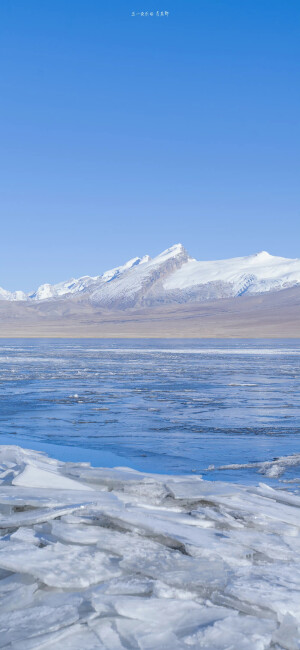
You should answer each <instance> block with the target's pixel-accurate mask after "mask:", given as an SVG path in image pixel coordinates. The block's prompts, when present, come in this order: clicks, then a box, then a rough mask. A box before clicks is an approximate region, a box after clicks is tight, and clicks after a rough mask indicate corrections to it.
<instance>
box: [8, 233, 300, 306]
mask: <svg viewBox="0 0 300 650" xmlns="http://www.w3.org/2000/svg"><path fill="white" fill-rule="evenodd" d="M296 285H300V259H286V258H284V257H275V256H272V255H269V253H267V252H265V251H262V252H261V253H257V254H255V255H249V256H247V257H236V258H233V259H228V260H217V261H199V262H198V261H197V260H195V259H193V258H191V257H190V256H189V254H188V253H187V251H186V250H185V249H184V247H183V246H182V244H176V245H175V246H172V247H171V248H168V249H167V250H165V251H163V252H162V253H160V255H157V256H156V257H155V258H153V259H151V258H150V257H149V256H148V255H146V256H144V257H142V258H141V257H135V258H133V259H131V260H129V261H128V262H126V263H125V264H123V265H122V266H119V267H116V268H114V269H111V270H109V271H106V272H105V273H103V274H102V275H99V276H95V277H90V276H83V277H81V278H78V279H71V280H69V281H67V282H61V283H59V284H55V285H50V284H43V285H41V286H40V287H39V288H38V289H37V290H36V291H35V292H34V293H31V294H25V293H23V292H22V291H16V292H14V293H11V292H9V291H6V290H5V289H1V288H0V300H7V301H26V302H36V301H54V300H59V301H61V300H74V299H75V300H77V301H82V300H85V301H88V302H89V303H90V304H92V305H94V306H103V307H114V308H128V307H135V306H152V305H155V304H162V303H163V304H168V303H185V302H199V301H205V300H215V299H218V298H228V297H238V296H241V295H242V294H260V293H266V292H272V291H278V290H281V289H285V288H289V287H294V286H296Z"/></svg>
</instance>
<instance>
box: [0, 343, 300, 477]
mask: <svg viewBox="0 0 300 650" xmlns="http://www.w3.org/2000/svg"><path fill="white" fill-rule="evenodd" d="M299 361H300V341H297V340H281V341H274V340H268V341H263V340H258V341H247V340H234V341H230V340H229V341H227V340H196V339H195V340H185V341H183V340H182V339H181V340H174V339H172V340H158V339H156V340H132V339H131V340H107V339H106V340H96V339H94V340H91V339H89V340H70V339H69V340H63V339H56V340H54V339H52V340H45V339H36V340H20V339H16V340H13V339H10V340H8V339H6V340H3V339H2V341H1V343H0V431H1V437H0V442H1V443H6V444H7V443H8V444H16V443H18V444H23V445H24V446H27V447H30V446H32V447H34V448H40V449H48V450H49V452H50V453H51V454H52V455H56V456H57V457H63V458H64V459H69V460H80V459H82V460H85V461H86V460H89V461H90V462H92V464H100V465H101V464H102V465H116V464H118V465H120V464H122V465H130V466H132V467H135V468H137V469H141V470H144V471H154V472H162V473H163V472H165V473H185V472H191V471H195V472H197V473H203V470H205V468H208V467H209V466H211V465H214V466H215V467H218V466H224V465H232V464H237V465H239V464H243V465H248V464H249V463H252V462H254V463H255V462H256V463H257V462H260V461H265V460H272V459H273V458H274V457H279V456H287V455H291V454H294V453H299V452H300V445H299V431H300V397H299V384H300V379H299ZM57 446H59V447H57ZM298 470H299V466H298V465H297V464H292V463H290V464H289V465H287V469H286V472H285V473H284V475H282V476H281V478H283V479H284V480H294V479H297V476H298ZM205 475H206V476H207V477H209V478H210V479H220V478H222V479H223V480H235V481H252V480H255V482H257V480H258V479H260V480H264V481H269V482H271V483H272V484H274V481H275V479H274V478H271V479H270V478H269V477H266V476H264V477H260V476H259V474H257V468H255V467H253V468H251V466H250V467H244V468H240V469H239V468H235V469H233V468H231V469H226V470H220V471H217V470H214V471H213V472H208V473H207V474H206V473H205ZM272 481H273V482H272Z"/></svg>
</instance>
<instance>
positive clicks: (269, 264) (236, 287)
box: [164, 251, 300, 296]
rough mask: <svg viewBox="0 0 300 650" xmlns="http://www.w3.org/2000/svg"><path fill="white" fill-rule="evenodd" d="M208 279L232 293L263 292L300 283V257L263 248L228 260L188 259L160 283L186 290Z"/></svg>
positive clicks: (165, 287) (170, 287)
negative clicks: (269, 251) (229, 287)
mask: <svg viewBox="0 0 300 650" xmlns="http://www.w3.org/2000/svg"><path fill="white" fill-rule="evenodd" d="M211 282H222V283H227V284H230V285H231V286H232V294H231V295H232V296H234V295H236V296H238V295H241V294H242V293H245V292H246V291H247V293H264V292H266V291H272V290H273V291H274V290H278V289H283V288H286V287H289V286H295V285H297V284H300V260H299V259H286V258H284V257H275V256H273V255H270V254H269V253H267V252H266V251H262V252H261V253H257V254H255V255H249V256H247V257H235V258H233V259H229V260H216V261H208V262H197V261H196V260H189V261H188V262H187V263H186V264H184V265H183V266H182V267H181V268H180V269H178V270H177V271H175V273H173V274H172V276H170V277H169V278H167V279H166V281H165V282H164V289H165V290H174V289H177V290H181V291H184V290H186V289H190V288H192V287H196V286H201V285H205V284H208V283H211Z"/></svg>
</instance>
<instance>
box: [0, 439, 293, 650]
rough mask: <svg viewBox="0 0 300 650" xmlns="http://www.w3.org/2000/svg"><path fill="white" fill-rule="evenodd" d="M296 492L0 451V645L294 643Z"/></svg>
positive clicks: (216, 648)
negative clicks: (104, 467)
mask: <svg viewBox="0 0 300 650" xmlns="http://www.w3.org/2000/svg"><path fill="white" fill-rule="evenodd" d="M299 527H300V497H298V496H296V495H294V494H290V493H287V492H285V491H281V490H274V489H272V488H270V487H268V486H266V485H264V484H260V485H259V486H258V487H245V486H240V485H236V484H232V483H221V482H210V481H206V480H205V481H203V480H201V479H200V478H199V477H196V476H191V477H189V476H184V477H180V476H162V475H156V474H153V475H151V474H142V473H139V472H136V471H134V470H130V469H126V468H120V469H100V468H99V469H98V468H97V469H96V468H91V467H89V466H88V465H87V464H85V463H82V464H80V463H63V462H59V461H56V460H53V459H51V458H48V457H47V456H45V455H43V454H40V453H38V452H35V451H29V450H25V449H21V448H20V447H14V446H2V447H1V446H0V529H1V532H0V535H1V537H0V647H1V648H14V649H15V650H31V649H34V648H46V649H47V648H49V649H51V648H53V649H54V648H55V650H60V649H64V650H66V649H68V648H70V649H72V650H77V649H78V650H83V649H84V650H92V649H94V648H95V649H96V648H99V649H101V648H102V649H103V650H104V649H105V650H122V649H123V648H124V649H126V650H128V649H131V648H132V649H133V650H135V649H142V650H183V649H184V648H205V649H206V650H225V649H228V650H229V649H231V650H236V649H239V650H263V649H265V648H278V649H279V648H284V649H286V650H297V649H298V648H300V641H299V639H300V626H299V620H300V580H299V577H300V567H299V551H300V541H299Z"/></svg>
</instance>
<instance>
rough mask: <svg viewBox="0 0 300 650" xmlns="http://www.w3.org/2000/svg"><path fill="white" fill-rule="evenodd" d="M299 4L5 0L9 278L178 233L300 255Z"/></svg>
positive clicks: (69, 266) (3, 179) (292, 0)
mask: <svg viewBox="0 0 300 650" xmlns="http://www.w3.org/2000/svg"><path fill="white" fill-rule="evenodd" d="M157 9H159V10H163V11H169V12H170V14H169V16H168V17H159V18H157V17H156V16H155V17H150V16H149V17H141V16H140V17H139V16H135V17H132V16H131V12H132V11H134V10H135V11H136V12H138V11H146V10H148V11H150V10H154V11H156V10H157ZM299 19H300V2H299V0H289V1H288V2H286V1H285V0H280V1H278V0H251V1H250V0H236V1H235V0H219V1H218V0H107V1H106V2H105V1H103V0H26V1H24V0H1V7H0V48H1V50H0V83H1V88H0V94H1V100H0V130H1V133H0V137H1V148H0V160H1V174H0V184H1V187H0V189H1V206H0V207H1V257H0V286H3V287H5V288H6V289H10V290H13V289H23V290H32V289H34V288H35V287H36V286H37V285H39V284H41V283H43V282H51V283H52V282H57V281H60V280H64V279H67V278H69V277H71V276H75V277H76V276H80V275H84V274H89V275H97V274H99V273H101V272H102V271H104V270H106V269H108V268H110V267H113V266H115V265H118V264H120V263H122V262H124V261H125V260H127V259H129V258H130V257H134V256H136V255H144V254H146V253H149V254H150V255H155V254H157V253H159V252H160V251H161V250H163V249H164V248H167V247H168V246H171V245H172V244H174V243H177V242H182V243H183V244H184V245H185V247H186V248H187V249H188V251H189V252H190V254H191V255H193V256H194V257H197V258H198V259H216V258H223V257H233V256H239V255H247V254H250V253H254V252H258V251H260V250H268V251H269V252H270V253H272V254H274V255H283V256H287V257H300V246H299V240H300V201H299V151H300V146H299V145H300V137H299V115H300V77H299V63H300V37H299V31H300V30H299Z"/></svg>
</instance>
